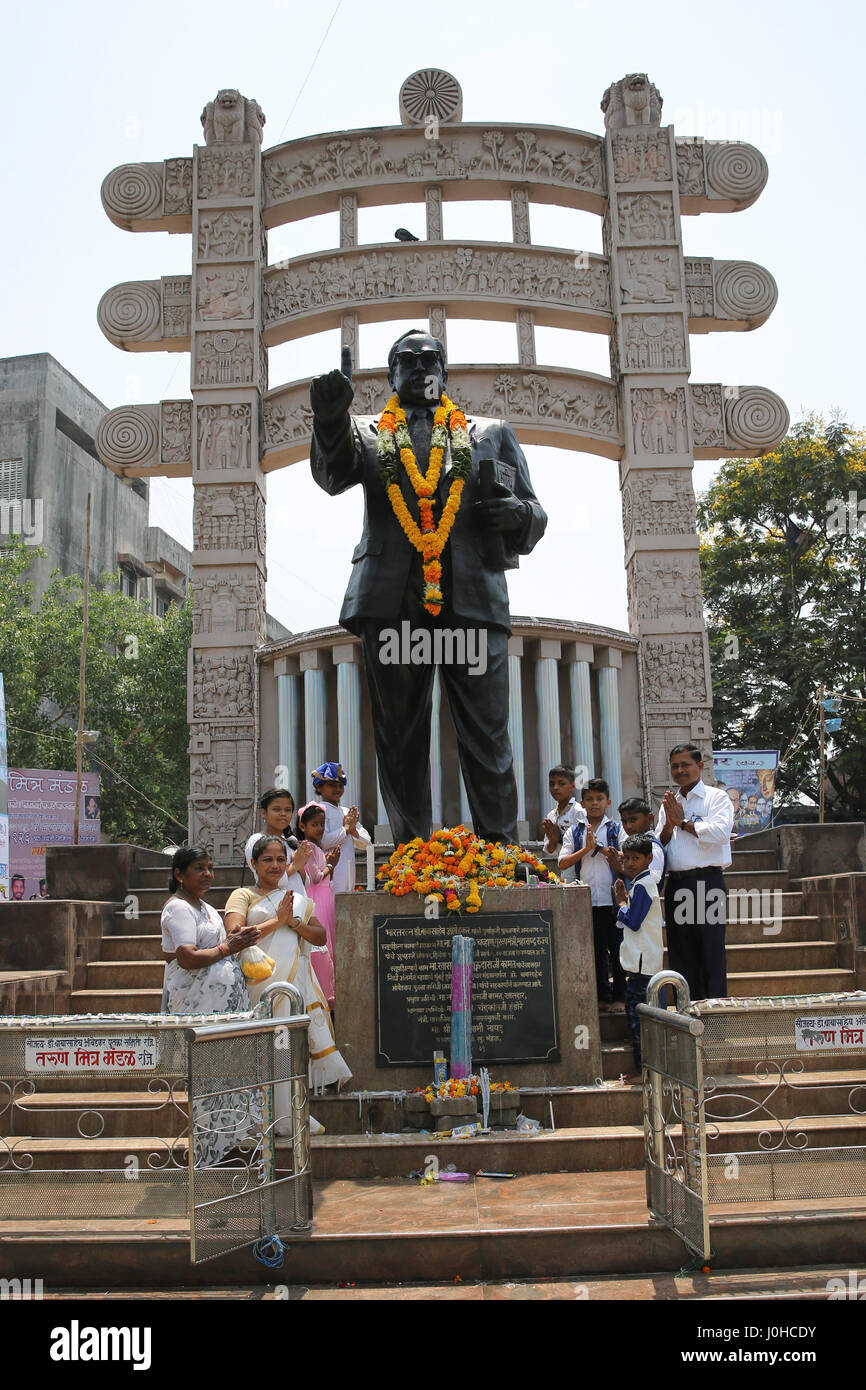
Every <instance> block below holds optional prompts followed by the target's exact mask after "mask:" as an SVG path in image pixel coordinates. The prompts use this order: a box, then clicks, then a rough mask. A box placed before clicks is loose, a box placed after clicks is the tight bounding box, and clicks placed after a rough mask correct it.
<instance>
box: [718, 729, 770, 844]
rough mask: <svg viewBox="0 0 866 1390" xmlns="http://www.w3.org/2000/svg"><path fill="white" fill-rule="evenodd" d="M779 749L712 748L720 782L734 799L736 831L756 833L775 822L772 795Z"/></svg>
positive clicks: (737, 833)
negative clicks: (722, 749)
mask: <svg viewBox="0 0 866 1390" xmlns="http://www.w3.org/2000/svg"><path fill="white" fill-rule="evenodd" d="M778 765H779V750H778V749H773V750H771V751H769V752H763V751H761V750H760V749H756V748H739V749H731V750H726V751H723V752H717V751H716V750H715V749H713V769H714V771H715V774H716V784H717V786H720V787H724V789H725V791H726V792H727V793H728V796H729V797H730V798H731V801H732V802H733V803H734V834H735V835H753V834H754V833H755V831H756V830H766V829H767V827H768V826H770V825H772V824H773V796H774V795H775V791H776V769H777V767H778Z"/></svg>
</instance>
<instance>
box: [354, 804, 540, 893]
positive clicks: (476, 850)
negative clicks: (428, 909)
mask: <svg viewBox="0 0 866 1390" xmlns="http://www.w3.org/2000/svg"><path fill="white" fill-rule="evenodd" d="M519 864H527V865H528V866H529V868H530V870H531V872H532V873H534V874H537V876H538V877H539V878H540V879H541V880H542V881H543V882H545V883H558V882H559V879H558V878H557V876H556V874H553V873H551V872H550V870H549V869H548V868H547V867H546V866H545V865H544V864H543V863H542V862H541V860H540V859H536V857H535V855H534V854H530V853H529V851H528V850H525V849H521V848H520V846H519V845H498V844H491V843H490V842H489V841H487V840H482V839H480V838H479V837H478V836H477V835H473V833H472V832H471V831H470V830H467V829H466V826H465V825H458V826H455V827H454V829H452V830H436V831H434V833H433V834H432V835H431V836H430V839H429V840H422V839H420V838H416V839H414V840H410V841H409V843H408V844H406V845H398V846H397V848H396V849H395V851H394V853H393V854H392V855H391V858H390V859H389V860H388V863H387V864H385V865H383V866H382V868H381V869H380V870H379V871H378V873H377V875H376V877H377V878H378V879H379V881H380V883H381V884H382V890H383V892H385V893H393V894H394V895H395V897H398V898H399V897H403V896H404V895H405V894H406V893H413V892H414V893H420V894H421V896H422V897H425V898H426V897H433V898H435V899H437V901H438V902H444V903H445V906H446V908H447V909H448V910H449V911H450V912H459V911H460V909H461V908H464V909H465V910H466V911H467V912H477V911H478V909H479V908H480V907H481V893H480V890H481V889H482V888H510V887H511V886H512V884H513V883H514V874H515V871H516V869H517V866H518V865H519Z"/></svg>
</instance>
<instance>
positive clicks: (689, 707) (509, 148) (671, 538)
mask: <svg viewBox="0 0 866 1390" xmlns="http://www.w3.org/2000/svg"><path fill="white" fill-rule="evenodd" d="M602 110H603V111H604V123H605V131H604V134H603V135H596V134H592V133H588V132H586V131H578V130H569V129H563V128H559V127H553V126H535V125H534V126H532V127H531V128H530V127H528V126H526V125H523V124H521V125H519V126H518V125H509V124H503V123H492V122H491V123H464V122H463V121H462V95H461V92H460V87H459V84H458V83H457V82H456V79H454V78H453V77H452V76H451V75H450V74H448V73H443V72H441V71H438V70H435V69H427V70H424V71H423V72H421V73H416V74H412V75H411V77H409V78H407V80H406V82H405V83H404V84H403V87H402V88H401V94H400V118H401V125H399V126H393V127H375V128H371V129H367V130H352V131H337V132H333V133H331V134H326V135H316V136H310V137H307V138H304V139H301V140H293V141H290V142H288V143H286V144H283V145H278V146H275V147H274V148H272V149H269V150H264V151H263V149H262V127H263V125H264V123H265V117H264V114H263V113H262V111H261V108H260V107H259V106H258V104H257V103H256V102H255V101H253V100H251V99H249V98H246V97H243V96H242V95H241V94H240V93H239V92H237V91H222V92H220V93H218V94H217V97H216V98H215V100H214V101H213V102H209V103H208V104H207V105H206V107H205V110H204V112H203V113H202V125H203V128H204V140H205V143H204V145H199V146H195V147H194V149H193V152H192V155H191V156H178V157H176V158H171V159H166V160H164V161H163V162H162V163H151V164H130V165H122V166H120V167H119V168H118V169H115V170H113V171H112V172H111V173H110V174H109V175H108V176H107V178H106V179H105V181H104V183H103V186H102V201H103V206H104V207H105V210H106V213H107V214H108V216H109V217H110V218H111V220H112V221H113V222H114V223H115V224H116V225H117V226H119V227H123V228H125V229H126V230H128V231H133V232H141V231H168V232H183V233H187V234H189V236H190V238H191V247H192V255H191V262H190V264H189V273H183V274H178V275H176V276H163V277H162V278H161V279H159V280H153V281H133V282H129V283H125V284H122V285H116V286H114V288H112V289H110V290H108V291H107V293H106V294H105V295H104V296H103V298H102V300H101V301H100V304H99V310H98V318H99V324H100V327H101V329H102V331H103V333H104V334H105V335H106V337H107V338H108V339H109V341H111V342H113V343H115V344H116V345H117V346H118V347H120V348H123V349H124V350H126V351H132V352H152V351H159V350H162V351H167V352H187V351H188V352H190V353H191V354H192V367H191V382H190V387H191V399H184V400H171V401H160V402H158V403H156V404H152V405H139V406H134V407H128V406H124V407H121V408H120V409H118V410H113V411H110V412H109V413H108V415H107V416H106V417H105V419H104V420H103V422H102V425H101V427H100V431H99V436H98V439H97V448H98V451H99V454H100V457H101V458H102V460H103V462H104V463H105V464H106V465H107V466H108V467H110V468H113V469H114V470H115V471H116V472H118V473H119V474H121V475H122V476H124V477H150V476H163V477H192V479H193V482H194V487H195V503H194V533H195V540H194V551H193V567H194V568H193V589H194V604H195V609H194V612H195V622H194V634H193V639H192V649H191V652H190V662H189V695H188V699H189V720H190V803H189V805H190V837H191V839H193V840H202V839H203V840H205V841H206V842H208V843H209V844H210V845H211V846H212V848H213V852H214V857H215V858H216V860H217V861H218V862H225V861H228V860H236V859H237V858H238V856H239V854H240V851H241V847H242V844H243V841H244V839H245V837H246V836H247V834H248V833H249V831H250V829H251V827H252V825H253V820H254V797H255V792H256V777H257V768H256V754H255V746H256V745H255V729H256V718H257V709H256V701H257V693H256V692H257V681H256V649H257V648H258V647H259V646H260V645H261V644H262V642H263V640H264V626H265V587H264V581H265V474H266V473H267V472H269V471H272V470H273V469H276V468H282V467H285V466H287V465H289V464H292V463H295V462H297V461H298V460H299V459H303V458H306V457H308V453H309V441H310V429H311V420H312V417H311V412H310V407H309V393H308V386H309V383H308V382H307V381H306V380H304V381H296V382H290V383H287V384H284V385H278V386H275V387H274V388H272V389H269V384H268V366H267V349H268V347H269V346H272V345H274V344H276V343H280V342H284V341H286V340H288V339H290V338H299V337H303V336H305V335H307V334H310V333H315V332H319V331H321V330H322V329H325V328H331V327H339V328H340V331H341V339H342V342H343V344H344V346H348V347H350V348H351V349H352V351H353V357H354V361H355V363H356V366H358V367H360V364H359V363H358V327H359V325H360V324H362V323H372V322H376V321H381V320H386V319H392V318H399V317H404V316H406V315H408V314H413V315H414V314H418V313H423V314H426V316H427V319H428V322H429V325H430V329H431V332H433V333H435V334H436V335H437V336H438V337H440V338H442V339H443V340H444V339H446V335H447V320H448V314H449V312H452V313H456V314H459V315H460V316H461V317H471V318H482V319H493V320H502V321H511V322H514V323H515V324H516V328H517V338H518V350H519V361H518V363H516V364H514V363H499V364H496V363H490V364H486V365H472V366H460V365H459V364H458V365H450V366H449V375H450V382H451V384H452V386H453V393H454V395H455V397H456V398H457V399H458V400H459V401H460V403H461V405H463V406H464V408H465V409H466V412H467V414H472V413H476V414H479V415H497V414H501V415H504V416H506V417H507V418H508V419H509V421H510V422H511V423H512V425H513V426H514V428H515V430H516V433H517V435H518V438H519V439H520V440H521V441H522V442H523V443H526V444H555V445H558V446H560V447H563V448H571V449H575V450H580V451H584V452H588V453H593V454H599V455H601V456H603V457H606V458H610V459H612V460H616V461H617V463H618V466H619V473H620V484H621V488H622V503H623V534H624V539H625V563H626V569H627V577H628V595H629V618H630V626H631V630H632V632H633V634H634V635H635V636H636V637H637V638H638V639H639V653H640V668H641V673H642V691H643V704H644V720H645V730H646V747H645V768H644V777H645V781H646V783H647V785H648V787H649V788H650V789H651V790H652V791H653V792H654V793H655V794H656V795H658V794H659V793H660V792H661V790H663V788H664V787H665V786H666V785H667V777H668V769H667V752H666V750H667V748H668V747H669V746H670V745H671V744H672V743H673V742H675V741H677V740H680V739H694V740H696V741H697V742H698V743H700V744H702V745H703V746H704V747H705V748H706V750H707V752H708V753H709V752H710V751H711V749H710V742H711V708H712V693H711V685H710V668H709V652H708V647H707V638H706V631H705V628H704V623H703V618H702V609H701V602H700V569H699V565H698V559H697V551H698V538H697V531H696V523H695V498H694V491H693V488H692V478H691V474H692V466H693V461H694V460H695V459H696V458H699V459H714V458H721V457H735V456H741V455H752V456H757V455H760V454H763V453H767V452H768V451H769V450H770V449H772V448H773V447H775V445H776V444H777V443H778V442H779V440H780V439H781V438H782V437H783V436H784V434H785V432H786V430H787V428H788V424H789V417H788V411H787V409H786V407H785V405H784V402H783V401H782V400H781V399H780V398H779V397H778V396H777V395H775V394H774V393H773V392H772V391H770V390H768V389H767V388H765V387H762V386H737V385H734V386H724V385H722V384H721V383H715V382H712V383H701V384H697V383H694V382H692V381H691V380H690V358H689V334H690V333H707V332H720V331H732V330H740V331H742V330H748V329H752V328H755V327H757V326H758V325H760V324H761V323H763V322H764V321H765V319H766V318H767V317H768V316H769V314H770V313H771V312H772V309H773V307H774V305H775V302H776V295H777V291H776V285H775V282H774V280H773V277H772V276H771V275H770V274H769V272H768V271H766V270H764V269H763V267H761V266H758V265H754V264H753V263H751V262H748V261H715V260H713V259H712V258H711V257H703V258H696V257H693V256H688V257H687V256H686V255H685V251H684V246H683V234H682V217H683V216H684V215H686V216H688V215H697V214H701V213H710V212H718V213H728V212H737V211H739V210H740V209H742V208H746V207H749V206H750V205H751V204H752V203H753V202H754V201H755V199H756V198H757V197H758V196H759V194H760V193H761V191H762V189H763V187H764V185H765V183H766V180H767V165H766V161H765V160H764V158H763V156H762V155H761V153H760V152H759V151H758V150H756V149H755V148H754V147H753V146H751V145H746V144H741V143H739V142H735V141H707V140H702V139H690V138H678V137H677V136H676V135H675V132H674V129H673V127H672V126H663V125H662V124H661V111H662V99H661V97H660V95H659V93H658V91H657V90H656V88H655V87H654V86H653V85H652V83H650V82H649V81H648V79H647V78H646V76H645V75H643V74H632V75H630V76H628V77H626V78H623V79H622V80H621V81H619V82H615V83H613V84H612V85H611V86H610V87H609V88H608V89H607V91H606V92H605V94H604V98H603V100H602ZM449 199H454V200H459V201H466V200H472V199H478V200H493V199H498V200H506V201H510V203H511V209H512V225H513V240H512V241H511V242H507V243H501V242H463V241H446V240H444V238H443V229H442V206H443V202H445V201H447V200H449ZM413 200H415V201H418V202H419V203H423V204H424V207H425V214H426V238H425V239H424V240H423V241H420V242H417V243H409V244H402V243H397V242H390V243H387V244H384V245H372V246H363V247H360V246H359V245H358V209H359V207H365V206H378V205H387V204H393V203H405V202H409V201H413ZM531 202H539V203H554V204H560V205H562V206H565V207H573V208H579V209H583V210H585V211H589V212H594V213H596V214H597V215H598V216H600V217H601V218H602V219H603V245H604V255H603V256H595V255H589V254H586V253H580V252H578V253H577V254H575V251H574V250H573V249H572V250H567V249H562V248H554V247H542V246H535V245H533V244H532V241H531V235H530V215H529V205H530V203H531ZM329 211H336V212H338V214H339V228H340V244H339V247H336V248H323V249H322V251H321V252H319V253H317V254H315V255H305V256H299V257H295V258H293V259H291V260H289V261H285V262H282V263H280V264H279V265H275V266H269V265H268V255H267V232H268V228H270V227H277V226H280V225H282V224H284V223H286V222H291V221H294V220H296V219H299V218H304V217H309V216H312V215H314V214H317V213H322V212H329ZM536 323H539V324H544V325H547V324H552V325H555V326H561V327H567V328H574V329H581V330H584V331H590V332H599V333H606V334H607V335H608V337H609V340H610V358H611V374H610V376H609V377H603V376H599V375H597V374H595V373H588V372H582V371H581V370H580V369H579V367H578V366H575V368H574V369H571V368H569V369H566V368H560V367H548V366H544V365H543V364H539V363H538V361H537V358H536V350H535V325H536ZM386 388H387V381H386V372H385V369H384V366H383V365H381V364H379V365H374V366H373V367H371V368H362V369H360V370H358V371H357V372H356V376H355V390H356V408H357V409H360V410H361V411H362V412H364V411H366V412H370V413H375V412H376V411H377V410H378V409H380V408H381V406H382V404H383V403H384V401H385V399H386V394H387V392H386Z"/></svg>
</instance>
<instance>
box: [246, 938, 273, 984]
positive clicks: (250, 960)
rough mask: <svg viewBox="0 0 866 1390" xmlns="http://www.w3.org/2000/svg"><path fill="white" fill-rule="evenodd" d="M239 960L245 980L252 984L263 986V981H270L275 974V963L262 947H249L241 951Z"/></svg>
mask: <svg viewBox="0 0 866 1390" xmlns="http://www.w3.org/2000/svg"><path fill="white" fill-rule="evenodd" d="M238 960H239V961H240V963H241V970H242V971H243V972H244V979H245V980H249V981H250V982H251V983H252V984H256V985H258V984H261V982H262V980H269V979H270V978H271V976H272V975H273V973H274V962H273V961H272V960H271V958H270V956H266V955H265V953H264V951H263V950H262V949H261V947H260V946H248V947H247V948H246V950H245V951H240V952H239V954H238Z"/></svg>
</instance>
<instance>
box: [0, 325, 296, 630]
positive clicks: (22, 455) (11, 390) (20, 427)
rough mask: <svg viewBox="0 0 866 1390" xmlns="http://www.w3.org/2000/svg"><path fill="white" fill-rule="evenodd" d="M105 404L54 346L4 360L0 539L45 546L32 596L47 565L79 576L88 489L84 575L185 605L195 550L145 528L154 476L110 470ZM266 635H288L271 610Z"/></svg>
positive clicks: (156, 606)
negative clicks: (100, 449)
mask: <svg viewBox="0 0 866 1390" xmlns="http://www.w3.org/2000/svg"><path fill="white" fill-rule="evenodd" d="M107 411H108V407H107V406H105V405H103V403H102V401H100V400H97V398H96V396H94V395H93V394H92V393H91V392H90V391H88V390H87V388H86V387H85V386H82V384H81V382H80V381H78V380H77V379H76V378H75V377H74V376H73V375H72V374H71V372H68V371H67V370H66V368H65V367H63V366H61V364H60V363H59V362H57V361H56V360H55V359H54V358H53V357H52V356H51V354H50V353H47V352H39V353H33V354H31V355H29V356H24V357H6V358H3V359H0V544H2V543H3V540H4V539H5V537H7V536H8V535H10V533H12V532H17V533H18V534H21V535H23V536H24V537H25V539H27V540H29V541H30V542H31V543H32V544H33V545H34V546H36V545H39V546H41V547H42V548H43V549H44V551H45V556H44V558H38V557H34V559H33V561H32V563H31V566H30V570H29V573H28V578H29V579H30V580H32V582H33V598H34V602H35V603H38V602H39V600H40V599H41V597H42V595H43V593H44V592H45V590H46V588H47V587H48V582H49V580H50V577H51V572H52V570H54V569H59V570H60V571H61V572H62V573H63V574H65V575H68V574H83V572H84V552H85V516H86V508H87V495H88V493H90V495H91V497H92V499H93V501H92V525H91V556H90V578H91V580H96V579H98V578H99V575H100V574H102V573H104V572H105V571H107V570H108V571H119V573H120V584H121V589H122V592H123V593H125V594H127V595H128V596H129V597H131V598H137V599H139V600H140V601H141V602H143V603H145V604H147V606H148V607H149V608H150V609H151V611H152V612H153V613H154V614H156V615H157V616H158V617H161V616H162V615H163V613H165V611H166V609H167V607H168V606H169V604H171V603H183V602H184V600H185V598H186V594H187V589H188V586H189V582H190V577H191V575H192V555H191V553H190V551H188V550H187V549H186V548H185V547H184V546H182V545H181V544H180V542H179V541H177V540H175V538H174V537H173V536H170V535H168V533H167V532H165V531H163V530H162V529H161V528H160V527H159V526H151V525H149V522H148V515H149V490H150V484H149V482H148V481H147V479H145V478H121V477H119V476H118V474H117V473H114V472H112V471H111V469H110V468H106V466H105V464H104V463H102V462H101V460H100V458H99V455H98V454H97V452H96V445H95V443H94V438H95V435H96V431H97V429H98V426H99V422H100V420H102V418H103V417H104V416H105V415H106V414H107ZM267 636H268V639H269V640H271V641H273V640H275V639H277V638H285V637H286V636H288V632H287V629H286V628H285V627H283V625H282V624H281V623H278V622H277V621H276V620H275V619H273V618H271V617H270V616H268V617H267Z"/></svg>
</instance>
